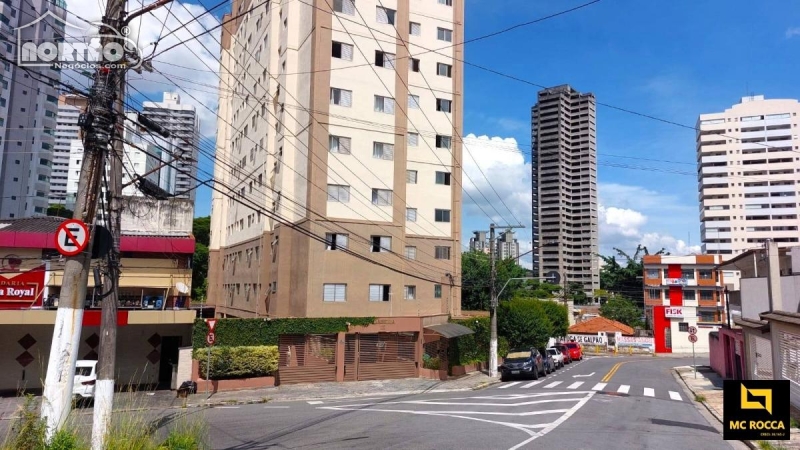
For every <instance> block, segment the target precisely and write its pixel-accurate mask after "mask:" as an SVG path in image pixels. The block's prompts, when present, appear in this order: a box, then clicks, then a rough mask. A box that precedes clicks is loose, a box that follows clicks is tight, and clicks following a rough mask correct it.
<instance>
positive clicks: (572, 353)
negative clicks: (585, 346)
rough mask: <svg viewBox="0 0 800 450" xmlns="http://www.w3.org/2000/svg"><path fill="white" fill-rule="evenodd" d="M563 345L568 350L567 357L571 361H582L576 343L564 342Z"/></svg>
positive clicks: (578, 346)
mask: <svg viewBox="0 0 800 450" xmlns="http://www.w3.org/2000/svg"><path fill="white" fill-rule="evenodd" d="M564 345H565V346H566V347H567V349H568V350H569V357H570V359H571V360H573V361H580V360H582V359H583V351H582V350H581V344H578V343H577V342H565V343H564Z"/></svg>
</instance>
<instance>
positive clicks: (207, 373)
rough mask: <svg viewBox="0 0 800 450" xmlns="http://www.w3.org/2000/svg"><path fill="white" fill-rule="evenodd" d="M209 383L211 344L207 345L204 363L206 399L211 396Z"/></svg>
mask: <svg viewBox="0 0 800 450" xmlns="http://www.w3.org/2000/svg"><path fill="white" fill-rule="evenodd" d="M210 384H211V346H210V345H209V346H208V362H207V364H206V399H208V398H209V397H211V394H209V386H210Z"/></svg>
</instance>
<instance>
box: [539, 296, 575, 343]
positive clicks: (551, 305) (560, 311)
mask: <svg viewBox="0 0 800 450" xmlns="http://www.w3.org/2000/svg"><path fill="white" fill-rule="evenodd" d="M539 303H540V305H541V307H542V309H543V310H544V312H545V314H547V318H548V319H550V323H551V324H552V325H553V330H552V331H551V333H550V334H551V336H553V337H561V336H566V335H567V329H568V328H569V311H568V310H567V307H566V306H564V305H562V304H560V303H557V302H555V301H552V300H542V301H541V302H539Z"/></svg>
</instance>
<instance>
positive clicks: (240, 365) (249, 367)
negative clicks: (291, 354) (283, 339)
mask: <svg viewBox="0 0 800 450" xmlns="http://www.w3.org/2000/svg"><path fill="white" fill-rule="evenodd" d="M193 356H194V359H196V360H198V361H199V362H200V376H201V377H203V378H204V379H207V378H206V368H207V367H208V349H196V350H195V351H194V355H193ZM276 370H278V347H277V346H275V345H262V346H242V347H213V348H212V349H211V379H212V380H224V379H229V378H252V377H266V376H270V375H272V374H273V373H275V371H276Z"/></svg>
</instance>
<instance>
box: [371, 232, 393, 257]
mask: <svg viewBox="0 0 800 450" xmlns="http://www.w3.org/2000/svg"><path fill="white" fill-rule="evenodd" d="M371 251H372V253H386V252H391V251H392V237H391V236H372V246H371Z"/></svg>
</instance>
